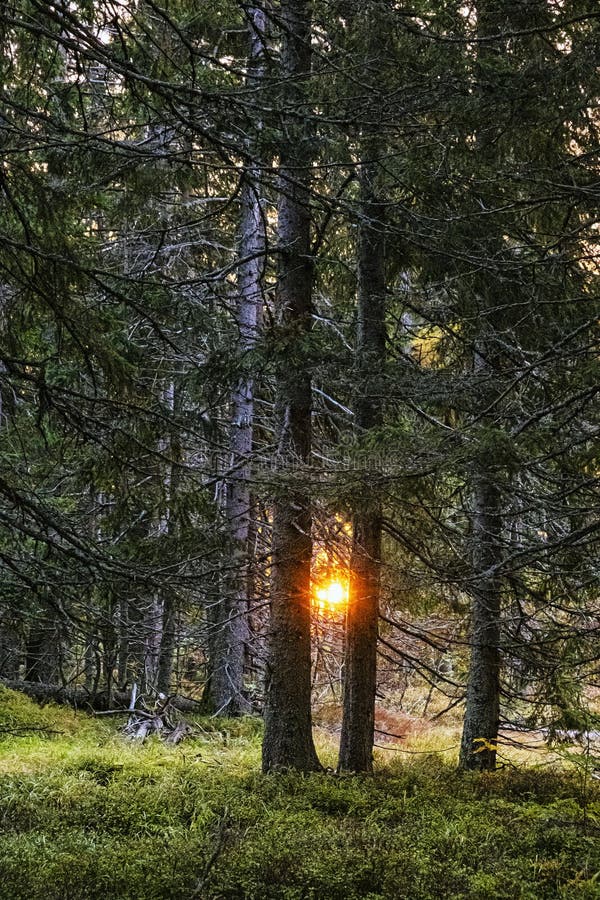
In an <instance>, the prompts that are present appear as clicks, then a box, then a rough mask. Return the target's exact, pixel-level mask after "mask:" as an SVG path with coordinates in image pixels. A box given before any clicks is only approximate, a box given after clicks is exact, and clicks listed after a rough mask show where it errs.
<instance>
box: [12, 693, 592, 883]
mask: <svg viewBox="0 0 600 900" xmlns="http://www.w3.org/2000/svg"><path fill="white" fill-rule="evenodd" d="M196 724H197V726H198V731H197V733H196V735H195V736H194V738H193V739H192V740H188V741H186V742H185V743H183V744H181V745H179V746H178V747H172V748H169V747H167V746H165V745H164V744H162V743H160V742H158V741H157V740H152V741H149V742H147V743H146V744H143V745H139V744H136V743H133V742H131V741H127V740H126V739H124V738H123V737H121V736H120V734H119V731H118V725H119V723H118V721H115V720H114V719H109V720H107V719H94V718H90V717H89V716H87V715H86V714H85V713H82V712H79V713H74V712H72V711H69V710H65V709H59V708H57V707H52V706H48V707H45V708H43V709H41V708H40V707H38V706H36V705H35V704H33V703H31V702H30V701H28V700H27V699H26V698H24V697H22V696H21V695H17V694H14V693H12V692H9V691H7V690H5V689H3V688H0V897H1V898H6V900H37V898H39V900H93V898H99V900H100V898H102V900H110V898H119V900H120V898H123V900H124V898H131V900H133V898H135V900H153V898H165V900H167V898H168V900H178V898H190V900H191V898H194V897H197V898H202V900H204V898H206V900H216V898H223V900H224V898H227V900H234V898H240V900H241V898H249V900H250V898H254V900H269V898H287V900H301V898H302V900H309V898H315V900H317V898H319V900H353V898H365V900H366V898H369V900H378V898H390V900H392V898H393V900H401V898H406V900H433V898H435V900H437V898H478V900H484V898H490V900H491V898H494V900H496V898H510V900H515V898H527V900H542V898H600V782H599V781H597V780H595V779H594V777H593V774H594V773H593V771H592V767H591V766H588V765H586V763H585V761H582V762H580V763H579V764H578V765H572V764H571V763H568V762H566V763H564V764H552V765H551V766H549V765H540V760H539V758H536V764H535V765H534V766H531V765H525V764H523V763H521V762H520V763H519V765H518V767H517V768H514V767H512V766H509V767H507V768H506V769H504V770H502V771H500V772H498V773H495V774H494V775H460V774H458V773H457V772H456V765H455V759H454V758H448V757H449V756H450V757H451V756H452V754H448V753H446V754H435V753H429V752H427V748H426V747H424V745H423V744H421V747H420V749H421V751H423V750H424V751H425V752H418V751H419V746H418V745H417V744H415V745H413V747H412V749H413V751H415V752H412V753H395V752H386V753H382V754H381V757H380V758H379V760H378V764H379V765H378V772H377V774H376V775H375V776H373V777H350V776H348V777H338V776H336V775H334V774H332V773H328V774H327V773H326V774H322V775H314V776H309V777H302V776H300V775H285V776H263V775H260V774H259V760H260V723H258V722H257V721H255V720H246V721H241V722H240V721H237V722H234V721H232V722H218V723H217V722H216V720H198V721H197V723H196ZM29 728H32V729H35V730H31V731H29V730H27V729H29ZM406 749H410V747H407V748H406ZM320 752H321V756H322V758H324V759H325V761H326V762H330V763H333V759H334V747H333V744H332V743H331V742H330V741H328V739H327V738H326V736H323V738H322V740H321V744H320Z"/></svg>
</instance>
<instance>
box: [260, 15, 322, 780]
mask: <svg viewBox="0 0 600 900" xmlns="http://www.w3.org/2000/svg"><path fill="white" fill-rule="evenodd" d="M280 9H281V27H282V40H281V66H282V75H283V78H284V79H285V84H284V105H285V108H284V111H283V113H282V115H283V117H284V134H283V138H282V145H281V150H280V191H281V195H280V201H279V218H278V231H279V249H280V266H281V268H280V274H279V282H278V287H277V292H276V303H277V313H278V319H279V323H280V330H281V339H282V343H284V344H285V350H284V351H282V352H281V355H280V358H279V365H278V371H277V413H278V444H279V446H278V451H277V458H276V463H277V468H278V473H279V475H280V476H281V481H282V482H283V479H284V478H287V479H289V481H288V484H287V485H286V484H283V483H282V484H281V487H280V490H279V492H278V494H277V496H276V497H275V499H274V501H273V547H272V580H271V622H270V630H269V659H268V668H267V684H266V698H265V736H264V742H263V771H265V772H270V771H277V770H282V769H288V768H294V769H298V770H301V771H314V770H317V769H319V768H320V765H319V760H318V758H317V754H316V751H315V747H314V743H313V737H312V721H311V703H310V701H311V678H310V675H311V652H310V651H311V647H310V619H311V604H310V568H311V557H312V540H311V506H310V498H309V497H308V496H307V493H306V485H305V483H304V475H303V473H302V467H303V466H304V465H306V464H307V463H308V462H309V458H310V450H311V379H310V374H309V372H308V367H307V361H306V351H305V349H304V345H305V342H306V339H307V336H308V334H309V332H310V327H311V300H312V277H313V266H312V260H311V257H310V207H309V183H310V155H311V154H310V135H309V129H308V127H307V121H308V115H309V114H308V111H307V110H306V105H305V100H304V97H303V82H304V81H305V79H306V76H308V75H309V73H310V3H308V2H306V0H283V2H282V3H281V7H280ZM290 109H293V110H294V113H295V115H294V117H291V116H290V115H289V113H288V110H290ZM294 469H299V471H298V472H294ZM294 483H295V485H296V486H294Z"/></svg>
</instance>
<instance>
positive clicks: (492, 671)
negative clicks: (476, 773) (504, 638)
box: [460, 470, 502, 770]
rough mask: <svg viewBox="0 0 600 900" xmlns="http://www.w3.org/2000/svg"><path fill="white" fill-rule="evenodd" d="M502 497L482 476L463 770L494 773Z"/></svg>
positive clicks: (477, 512) (475, 538)
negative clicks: (489, 770)
mask: <svg viewBox="0 0 600 900" xmlns="http://www.w3.org/2000/svg"><path fill="white" fill-rule="evenodd" d="M501 529H502V514H501V495H500V491H499V488H498V486H497V485H496V484H495V483H494V481H493V477H492V476H491V475H490V473H489V472H486V471H485V470H482V471H480V473H479V474H478V476H477V478H476V480H475V484H474V512H473V574H472V577H473V589H472V595H473V603H472V611H471V663H470V666H469V676H468V681H467V704H466V709H465V718H464V723H463V733H462V741H461V748H460V767H461V768H462V769H481V770H484V769H494V768H495V767H496V745H497V741H498V729H499V719H500V613H501V585H500V579H499V576H498V574H497V567H498V565H499V564H500V563H501V560H502V549H501V543H500V538H501Z"/></svg>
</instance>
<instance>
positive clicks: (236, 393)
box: [208, 7, 267, 716]
mask: <svg viewBox="0 0 600 900" xmlns="http://www.w3.org/2000/svg"><path fill="white" fill-rule="evenodd" d="M248 15H249V16H250V19H251V21H250V55H249V62H248V82H249V84H250V85H252V86H259V85H260V82H261V79H262V77H263V76H264V50H265V40H266V25H267V22H266V16H265V13H264V11H263V10H260V9H257V8H255V7H250V8H249V9H248ZM259 127H260V126H259ZM259 179H260V172H259V171H258V169H257V168H254V167H249V168H247V169H246V171H245V173H244V184H243V187H242V192H241V207H242V215H241V221H240V241H239V254H240V258H241V259H242V263H241V265H240V268H239V274H238V281H237V288H238V299H237V324H238V329H239V337H238V348H237V349H238V358H239V359H240V360H241V361H242V365H244V366H245V365H246V363H245V358H246V357H247V355H248V354H249V353H250V352H251V350H252V349H253V348H254V346H255V344H256V338H257V334H258V330H259V328H260V320H261V313H262V298H263V288H262V283H263V270H264V264H265V260H264V253H265V246H266V244H265V228H264V221H263V212H262V209H261V204H260V181H259ZM253 420H254V381H253V379H252V377H251V376H250V375H246V374H243V375H241V376H240V378H239V381H238V383H237V384H236V386H235V388H234V390H233V393H232V397H231V428H230V461H229V462H230V470H231V473H232V474H231V475H230V476H229V479H228V481H227V495H226V506H225V513H226V517H227V524H228V530H229V541H230V546H231V558H230V560H229V564H228V568H227V572H226V574H225V578H224V579H223V589H224V590H223V595H222V597H221V599H220V601H219V604H218V606H217V608H216V609H215V613H216V615H215V618H216V622H215V625H214V628H215V631H214V634H213V640H212V657H213V658H212V660H211V674H210V683H209V691H208V694H209V698H208V699H209V704H210V707H211V708H212V709H213V711H214V712H215V713H216V714H218V715H227V716H236V715H243V714H244V713H249V712H250V711H251V705H250V703H249V701H248V699H247V697H246V695H245V693H244V670H245V662H246V658H247V647H248V641H249V627H248V615H249V610H250V597H249V594H248V584H249V580H248V552H249V547H248V538H249V532H250V517H251V506H252V497H251V490H250V475H251V462H250V461H251V455H252V444H253V433H254V429H253Z"/></svg>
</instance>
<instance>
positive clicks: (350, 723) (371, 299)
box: [338, 140, 386, 772]
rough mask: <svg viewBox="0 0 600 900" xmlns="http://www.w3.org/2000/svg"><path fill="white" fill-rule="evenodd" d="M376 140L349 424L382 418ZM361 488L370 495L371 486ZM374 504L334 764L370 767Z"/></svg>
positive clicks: (371, 152)
mask: <svg viewBox="0 0 600 900" xmlns="http://www.w3.org/2000/svg"><path fill="white" fill-rule="evenodd" d="M378 150H379V147H378V142H377V141H375V140H370V141H366V142H365V147H364V152H365V156H366V157H367V159H368V160H369V161H368V162H366V163H364V164H363V165H362V167H361V172H360V186H361V224H360V231H359V252H358V334H357V365H356V369H357V372H356V381H357V385H358V393H357V397H356V401H355V422H356V426H357V428H358V429H360V430H361V431H368V430H369V429H372V428H376V427H378V426H379V425H381V423H382V420H383V402H382V396H383V392H382V389H381V375H382V370H383V366H384V363H385V341H386V327H385V307H386V303H385V232H384V222H383V206H382V203H381V200H380V198H379V197H378V189H377V181H378V169H379V165H378V162H377V155H378ZM367 490H368V492H369V493H371V489H370V486H367ZM381 521H382V519H381V503H380V502H379V500H378V499H377V498H375V499H373V498H372V497H371V498H365V497H363V498H361V499H359V501H358V503H357V504H356V507H355V511H354V515H353V522H352V532H353V536H352V556H351V560H350V594H349V603H348V611H347V617H346V654H345V663H344V679H343V695H344V698H343V718H342V734H341V741H340V755H339V763H338V767H339V769H341V770H344V771H352V772H370V771H372V768H373V740H374V727H375V691H376V686H377V626H378V618H379V596H380V577H381V527H382V526H381Z"/></svg>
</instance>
